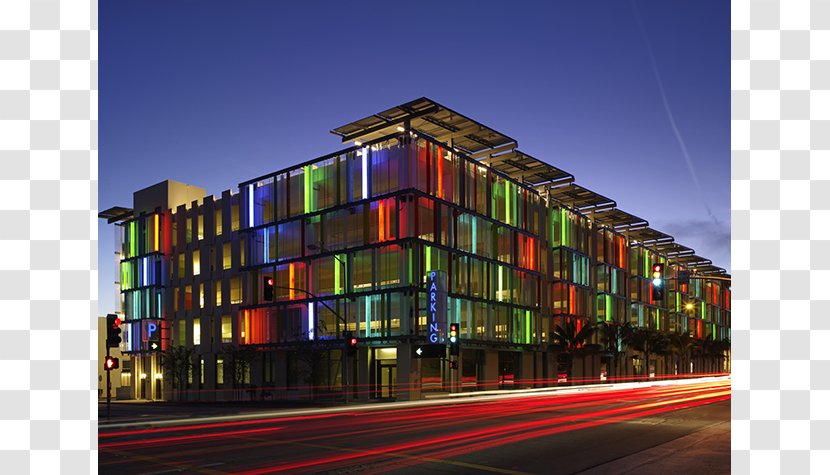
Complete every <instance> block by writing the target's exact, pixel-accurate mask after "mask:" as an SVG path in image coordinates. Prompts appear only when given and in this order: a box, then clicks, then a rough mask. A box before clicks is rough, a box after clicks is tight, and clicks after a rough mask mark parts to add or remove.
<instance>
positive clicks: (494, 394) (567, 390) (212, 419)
mask: <svg viewBox="0 0 830 475" xmlns="http://www.w3.org/2000/svg"><path fill="white" fill-rule="evenodd" d="M718 380H721V381H728V380H729V378H728V377H725V376H721V377H717V378H716V377H704V378H698V379H686V380H663V381H647V382H628V383H611V384H597V385H593V386H565V387H551V388H533V389H511V390H497V391H481V392H479V393H477V394H476V393H471V394H469V395H467V394H465V393H460V394H455V395H449V396H448V397H447V398H446V399H437V398H436V399H425V400H420V401H402V402H391V403H383V404H357V405H350V406H338V407H329V408H305V409H293V410H282V411H264V412H252V413H247V414H234V415H229V416H207V417H188V418H180V419H167V420H158V421H141V422H126V423H114V424H99V432H100V434H106V433H107V432H106V431H107V430H109V429H131V428H133V429H146V428H155V427H161V426H181V425H191V424H209V423H219V422H233V421H245V420H249V421H250V420H257V419H262V418H283V417H291V416H308V415H323V414H336V413H343V412H350V413H363V412H372V411H388V410H390V409H403V408H418V407H428V406H436V405H450V404H469V403H473V402H485V401H499V400H503V399H513V398H523V397H529V396H531V395H533V396H534V397H541V396H545V395H552V394H579V393H585V392H591V391H594V392H610V391H615V390H619V389H623V388H626V389H627V388H638V387H639V388H647V387H650V386H658V385H675V386H686V385H691V384H697V383H703V382H708V381H718ZM465 396H466V397H465ZM99 437H100V435H99Z"/></svg>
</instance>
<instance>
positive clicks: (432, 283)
mask: <svg viewBox="0 0 830 475" xmlns="http://www.w3.org/2000/svg"><path fill="white" fill-rule="evenodd" d="M427 330H428V331H427V335H428V336H429V342H430V343H439V342H443V341H444V335H445V334H446V333H447V273H446V272H444V271H440V270H433V271H429V272H427Z"/></svg>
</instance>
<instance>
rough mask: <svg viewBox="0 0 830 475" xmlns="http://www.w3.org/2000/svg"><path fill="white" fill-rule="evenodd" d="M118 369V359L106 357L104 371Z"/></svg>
mask: <svg viewBox="0 0 830 475" xmlns="http://www.w3.org/2000/svg"><path fill="white" fill-rule="evenodd" d="M114 369H118V358H116V357H114V356H107V357H106V358H105V359H104V371H111V370H114Z"/></svg>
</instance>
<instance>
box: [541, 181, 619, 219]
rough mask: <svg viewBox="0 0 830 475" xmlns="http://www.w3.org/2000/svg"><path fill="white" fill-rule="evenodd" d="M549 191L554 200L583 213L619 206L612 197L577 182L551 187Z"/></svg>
mask: <svg viewBox="0 0 830 475" xmlns="http://www.w3.org/2000/svg"><path fill="white" fill-rule="evenodd" d="M549 193H550V194H549V196H550V197H551V198H553V199H554V200H556V201H558V202H560V203H562V204H564V205H567V206H570V207H571V208H573V209H575V210H577V211H579V212H582V213H585V212H596V211H600V210H604V209H612V208H615V207H616V206H617V203H616V202H615V201H614V200H612V199H611V198H606V197H605V196H602V195H600V194H599V193H595V192H593V191H591V190H589V189H587V188H583V187H582V186H579V185H577V184H576V183H568V184H567V185H564V186H557V187H553V188H550V190H549Z"/></svg>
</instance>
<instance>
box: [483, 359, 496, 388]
mask: <svg viewBox="0 0 830 475" xmlns="http://www.w3.org/2000/svg"><path fill="white" fill-rule="evenodd" d="M484 381H485V383H484V389H485V390H489V389H498V388H499V352H498V351H496V350H485V353H484Z"/></svg>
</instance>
